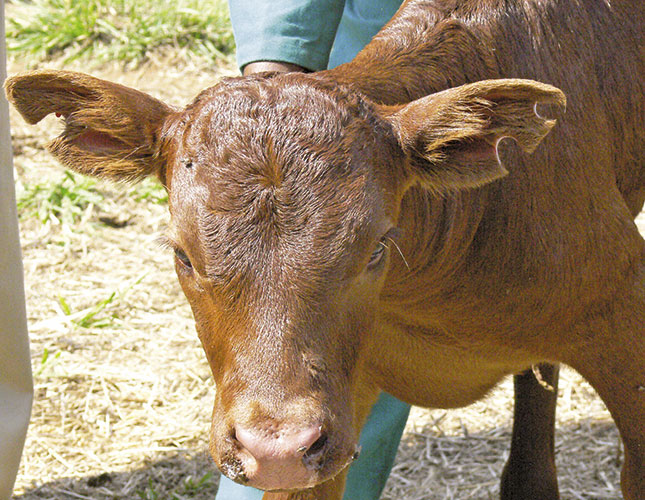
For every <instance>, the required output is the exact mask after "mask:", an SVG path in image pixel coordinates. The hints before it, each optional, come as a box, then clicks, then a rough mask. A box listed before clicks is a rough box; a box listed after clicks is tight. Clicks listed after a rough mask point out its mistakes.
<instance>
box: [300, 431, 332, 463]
mask: <svg viewBox="0 0 645 500" xmlns="http://www.w3.org/2000/svg"><path fill="white" fill-rule="evenodd" d="M326 444H327V434H322V435H321V436H320V437H319V438H318V439H316V441H315V442H314V443H313V444H312V445H311V446H310V447H309V448H308V449H307V450H306V451H305V457H307V458H311V457H313V456H314V455H316V454H318V453H320V452H322V450H323V448H324V447H325V445H326Z"/></svg>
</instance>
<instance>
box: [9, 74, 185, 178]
mask: <svg viewBox="0 0 645 500" xmlns="http://www.w3.org/2000/svg"><path fill="white" fill-rule="evenodd" d="M5 91H6V93H7V98H8V99H9V102H11V103H12V104H13V105H14V106H15V107H16V108H17V109H18V111H19V112H20V114H21V115H22V116H23V117H24V119H25V120H26V121H27V122H28V123H31V124H34V123H38V122H39V121H40V120H42V119H43V118H44V117H45V116H47V115H48V114H50V113H55V114H56V115H58V116H60V117H62V118H63V119H64V125H65V129H64V130H63V132H62V133H61V134H60V135H59V136H58V137H57V138H56V139H54V140H53V141H52V142H50V143H49V145H48V149H49V151H50V152H51V153H52V154H53V155H54V156H55V157H56V158H57V159H58V160H59V161H60V162H61V163H62V164H63V165H65V166H66V167H68V168H70V169H72V170H75V171H77V172H80V173H82V174H85V175H91V176H96V177H103V178H107V179H111V180H116V181H136V180H140V179H142V178H143V177H145V176H148V175H150V174H157V175H160V174H161V172H160V170H161V169H162V168H163V164H162V159H161V158H160V156H159V155H160V142H161V137H160V136H161V130H162V127H163V125H164V122H165V121H166V119H167V118H168V117H169V116H170V115H171V114H173V113H174V110H173V109H172V108H171V107H169V106H167V105H166V104H164V103H162V102H161V101H159V100H157V99H154V98H153V97H151V96H149V95H147V94H144V93H143V92H139V91H137V90H134V89H131V88H128V87H124V86H122V85H118V84H116V83H112V82H108V81H105V80H100V79H98V78H94V77H92V76H89V75H85V74H83V73H75V72H70V71H55V70H43V71H32V72H27V73H23V74H19V75H16V76H13V77H11V78H9V79H8V80H7V81H6V82H5Z"/></svg>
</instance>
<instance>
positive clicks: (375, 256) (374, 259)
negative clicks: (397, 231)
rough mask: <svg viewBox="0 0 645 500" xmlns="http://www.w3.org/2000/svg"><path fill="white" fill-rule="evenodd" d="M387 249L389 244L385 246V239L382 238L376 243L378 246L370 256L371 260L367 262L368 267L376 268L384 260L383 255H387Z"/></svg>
mask: <svg viewBox="0 0 645 500" xmlns="http://www.w3.org/2000/svg"><path fill="white" fill-rule="evenodd" d="M385 250H387V246H385V240H384V239H382V240H381V241H379V242H378V243H377V245H376V248H375V249H374V251H373V252H372V255H371V256H370V260H369V262H368V263H367V268H368V269H374V268H375V267H376V266H378V265H379V264H380V263H381V261H382V260H383V257H384V256H385Z"/></svg>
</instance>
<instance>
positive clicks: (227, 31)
mask: <svg viewBox="0 0 645 500" xmlns="http://www.w3.org/2000/svg"><path fill="white" fill-rule="evenodd" d="M9 12H10V13H9V14H8V15H7V19H6V22H7V49H8V50H9V52H10V53H13V54H15V55H18V56H23V57H28V58H31V59H35V60H37V61H42V60H45V59H48V58H51V57H58V56H62V57H64V59H65V60H66V61H70V60H73V59H79V58H82V59H83V60H86V59H87V60H92V61H96V62H106V61H113V60H118V61H123V62H125V63H131V62H134V63H139V62H143V61H145V60H146V59H147V58H148V56H149V54H151V53H152V52H154V51H156V50H158V49H160V48H163V47H179V48H186V49H188V51H189V52H190V53H193V54H195V55H197V56H201V57H205V58H208V59H211V60H213V61H215V60H216V59H219V58H228V57H229V56H230V55H231V54H232V53H233V51H234V48H235V45H234V41H233V33H232V29H231V26H230V20H229V14H228V6H227V4H226V0H209V1H207V2H204V1H203V0H31V1H28V0H14V1H13V2H12V4H11V10H10V11H9Z"/></svg>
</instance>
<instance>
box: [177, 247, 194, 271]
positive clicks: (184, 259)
mask: <svg viewBox="0 0 645 500" xmlns="http://www.w3.org/2000/svg"><path fill="white" fill-rule="evenodd" d="M175 258H176V259H177V260H178V261H179V263H180V264H181V265H182V266H184V267H185V268H187V269H192V268H193V265H192V264H191V262H190V259H189V258H188V256H187V255H186V254H185V253H184V252H183V251H182V250H179V249H175Z"/></svg>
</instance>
